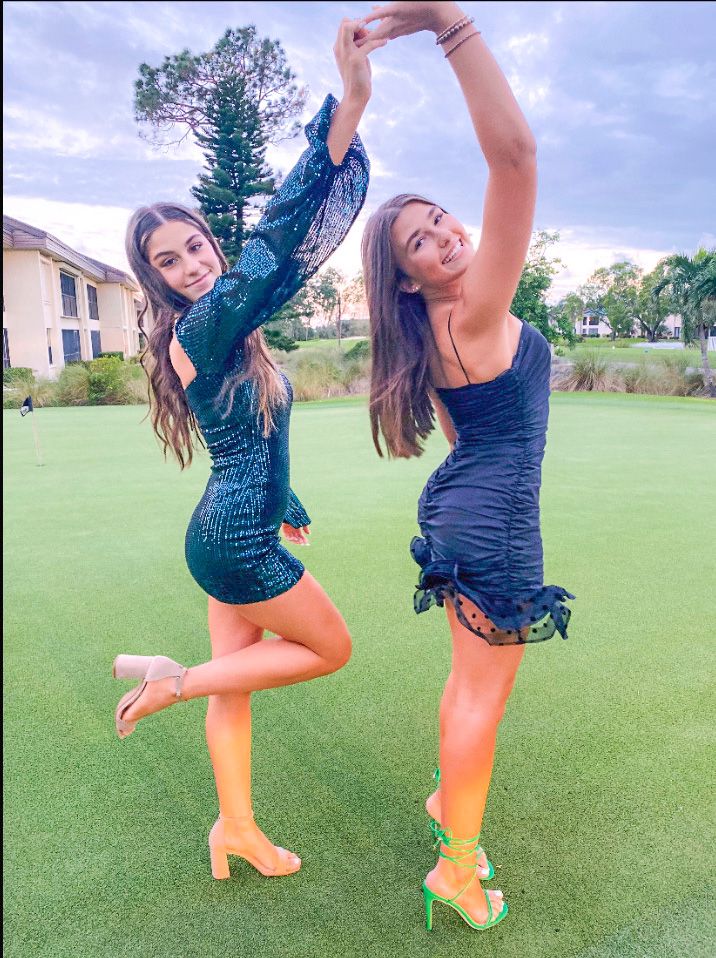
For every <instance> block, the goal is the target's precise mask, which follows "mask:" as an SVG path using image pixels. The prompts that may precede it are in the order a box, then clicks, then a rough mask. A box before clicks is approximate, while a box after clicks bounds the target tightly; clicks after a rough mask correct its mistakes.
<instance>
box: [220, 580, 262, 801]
mask: <svg viewBox="0 0 716 958" xmlns="http://www.w3.org/2000/svg"><path fill="white" fill-rule="evenodd" d="M263 631H264V630H263V629H262V628H261V627H260V626H257V625H254V624H253V623H252V622H249V621H248V620H247V619H245V618H244V617H243V616H242V615H241V612H240V607H239V606H235V605H226V604H225V603H223V602H219V601H218V600H217V599H214V598H211V597H210V598H209V636H210V638H211V656H212V659H221V658H223V657H224V656H226V655H230V654H232V653H233V652H239V651H241V650H242V649H246V648H248V647H249V646H251V645H255V644H256V643H257V642H260V641H261V639H262V638H263ZM206 742H207V745H208V747H209V755H210V756H211V764H212V766H213V768H214V778H215V780H216V791H217V795H218V798H219V810H220V812H221V814H222V816H224V817H226V818H239V817H241V816H244V815H250V814H251V695H250V694H249V693H248V692H227V693H225V694H223V695H210V696H209V705H208V708H207V711H206Z"/></svg>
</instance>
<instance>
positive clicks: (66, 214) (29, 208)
mask: <svg viewBox="0 0 716 958" xmlns="http://www.w3.org/2000/svg"><path fill="white" fill-rule="evenodd" d="M3 212H4V213H5V214H6V215H7V216H12V217H14V218H15V219H18V220H22V222H23V223H27V224H28V225H30V226H34V227H35V228H36V229H39V230H44V231H45V232H46V233H51V234H52V235H53V236H54V237H55V238H56V239H58V240H60V241H61V242H62V243H65V244H66V245H67V246H70V247H72V249H74V250H76V251H77V252H78V253H84V254H85V255H86V256H91V257H92V258H93V259H98V260H100V261H101V262H102V263H105V264H106V265H107V266H114V267H116V268H117V269H121V270H124V272H129V264H128V263H127V257H126V255H125V253H124V233H125V230H126V228H127V223H128V221H129V217H130V216H131V215H132V212H133V211H132V210H131V209H125V208H124V207H121V206H90V205H89V204H87V203H63V202H60V201H58V200H46V199H44V198H42V197H38V196H4V197H3Z"/></svg>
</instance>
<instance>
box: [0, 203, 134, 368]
mask: <svg viewBox="0 0 716 958" xmlns="http://www.w3.org/2000/svg"><path fill="white" fill-rule="evenodd" d="M2 245H3V369H7V368H8V367H10V366H28V367H30V368H31V369H32V370H33V371H34V373H35V375H36V376H41V377H45V378H48V379H55V378H56V377H57V376H58V374H59V373H60V371H61V370H62V368H63V366H64V365H65V363H68V362H73V361H76V360H79V359H92V358H93V357H95V356H97V355H98V354H99V353H100V352H105V353H106V352H121V353H123V355H124V356H125V357H128V356H134V355H136V353H137V352H138V351H139V349H140V329H139V326H138V323H137V314H138V312H139V310H140V308H141V305H142V297H141V293H140V291H139V287H138V286H137V284H136V282H135V281H134V280H133V279H132V277H131V276H129V275H128V274H127V273H123V272H121V271H120V270H118V269H114V267H112V266H107V265H105V264H104V263H100V262H98V261H97V260H95V259H91V258H90V257H89V256H85V255H84V254H83V253H78V252H76V250H73V249H71V248H70V247H69V246H66V245H65V244H64V243H62V242H61V241H60V240H58V239H56V238H55V237H54V236H51V235H50V234H49V233H45V232H44V231H43V230H39V229H36V228H35V227H34V226H29V225H28V224H27V223H21V222H20V220H16V219H13V218H12V217H11V216H3V230H2ZM149 328H150V327H149V326H147V327H146V328H145V330H144V331H145V332H149ZM142 344H143V343H142Z"/></svg>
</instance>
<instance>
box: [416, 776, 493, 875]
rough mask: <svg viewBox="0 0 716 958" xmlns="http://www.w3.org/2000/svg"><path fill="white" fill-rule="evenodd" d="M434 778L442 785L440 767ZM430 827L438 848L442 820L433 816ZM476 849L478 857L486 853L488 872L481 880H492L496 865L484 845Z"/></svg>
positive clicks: (435, 845) (429, 823)
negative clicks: (437, 819) (439, 820)
mask: <svg viewBox="0 0 716 958" xmlns="http://www.w3.org/2000/svg"><path fill="white" fill-rule="evenodd" d="M433 778H434V779H435V781H436V783H437V784H438V786H439V785H440V769H439V768H436V769H435V771H434V772H433ZM428 828H429V829H430V833H431V835H432V836H433V843H434V847H436V848H437V845H438V844H439V843H440V839H439V838H438V832H440V833H442V829H441V826H440V822H438V821H436V820H435V819H434V818H431V819H430V821H429V822H428ZM475 851H476V852H477V857H478V858H479V857H480V856H481V855H485V861H486V862H487V874H486V875H480V881H490V880H491V879H492V878H494V877H495V866H494V865H493V864H492V862H491V861H490V859H489V858H488V857H487V855H486V853H485V849H484V848H483V847H482V845H478V847H477V848H476V849H475Z"/></svg>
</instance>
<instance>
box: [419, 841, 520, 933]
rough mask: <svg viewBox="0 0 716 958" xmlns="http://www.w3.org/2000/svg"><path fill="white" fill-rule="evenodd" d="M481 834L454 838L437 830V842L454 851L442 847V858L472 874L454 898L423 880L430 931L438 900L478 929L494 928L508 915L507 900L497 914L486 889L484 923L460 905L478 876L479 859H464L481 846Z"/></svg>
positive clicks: (426, 922)
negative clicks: (458, 901)
mask: <svg viewBox="0 0 716 958" xmlns="http://www.w3.org/2000/svg"><path fill="white" fill-rule="evenodd" d="M479 838H480V836H479V835H476V836H475V838H453V837H452V836H451V835H450V833H449V831H442V830H441V829H440V828H438V829H437V830H436V842H437V843H438V847H440V845H443V846H444V847H445V848H447V849H448V850H449V851H451V852H454V854H452V855H448V854H446V853H445V852H444V851H443V849H442V848H440V851H439V855H440V857H441V858H446V859H447V860H448V861H449V862H452V863H453V864H454V865H457V866H459V867H460V868H471V869H472V875H471V876H470V880H469V881H468V883H467V885H465V887H464V888H461V889H460V891H459V892H458V893H457V895H453V897H452V898H443V897H442V895H438V894H437V893H436V892H434V891H433V890H432V889H431V888H429V887H428V886H427V884H426V883H425V882H423V897H424V899H425V924H426V926H427V929H428V931H432V928H433V904H434V902H436V901H439V902H442V903H443V905H449V907H450V908H454V909H455V911H456V912H457V913H458V915H459V916H460V917H461V918H462V919H463V921H465V922H467V924H468V925H469V926H470V927H471V928H476V929H477V930H478V931H485V930H486V929H487V928H492V927H493V925H496V924H497V923H498V922H500V921H502V919H503V918H505V917H507V902H506V901H503V903H502V908H501V909H500V911H499V912H498V913H497V914H495V913H494V911H493V909H492V901H491V899H490V896H489V894H488V893H487V892H486V891H485V892H484V894H485V901H486V902H487V921H486V922H484V923H483V924H480V922H477V921H474V920H473V919H472V918H471V917H470V915H468V913H467V912H466V911H465V909H464V908H463V907H462V906H461V905H458V903H457V899H458V898H459V897H460V895H462V894H464V893H465V892H466V891H467V890H468V888H469V887H470V885H472V883H473V882H474V881H475V878H476V877H477V861H475V862H473V863H468V862H465V861H463V859H465V858H468V857H469V856H472V855H474V854H475V853H476V852H477V850H478V849H479V848H480V846H479V844H478V841H479Z"/></svg>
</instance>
